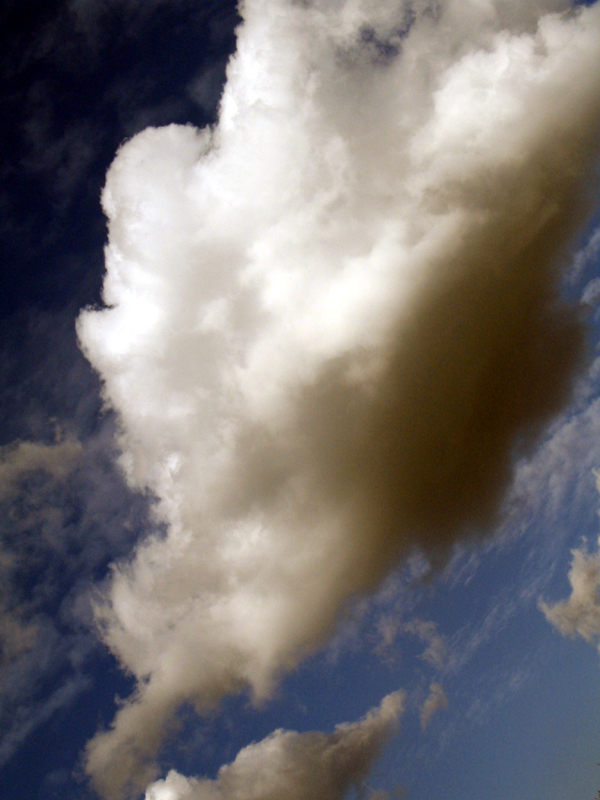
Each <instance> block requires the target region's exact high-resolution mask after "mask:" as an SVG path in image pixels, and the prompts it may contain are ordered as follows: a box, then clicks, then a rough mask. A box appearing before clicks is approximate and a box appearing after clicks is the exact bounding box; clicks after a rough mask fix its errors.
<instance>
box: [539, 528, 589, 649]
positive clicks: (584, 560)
mask: <svg viewBox="0 0 600 800" xmlns="http://www.w3.org/2000/svg"><path fill="white" fill-rule="evenodd" d="M599 545H600V541H599ZM571 552H572V554H573V561H572V564H571V569H570V570H569V583H570V584H571V596H570V597H569V599H568V600H561V601H560V602H558V603H554V604H551V603H546V602H544V601H540V604H539V605H540V609H541V610H542V611H543V612H544V615H545V617H546V619H547V620H548V622H550V623H552V625H554V626H555V627H556V628H557V629H558V630H559V631H560V632H561V633H562V634H563V635H565V636H577V635H579V636H581V637H583V638H584V639H585V640H586V641H587V642H592V641H594V640H595V639H598V638H599V637H600V549H599V551H598V552H597V553H590V552H588V550H587V549H586V548H582V549H577V550H572V551H571ZM599 649H600V644H599Z"/></svg>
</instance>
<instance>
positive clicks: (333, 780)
mask: <svg viewBox="0 0 600 800" xmlns="http://www.w3.org/2000/svg"><path fill="white" fill-rule="evenodd" d="M403 709H404V695H403V693H402V692H394V693H393V694H390V695H387V697H384V698H383V700H382V701H381V704H380V705H379V707H378V708H375V709H372V710H371V711H370V712H369V713H368V714H367V715H366V716H365V717H364V718H363V719H361V720H360V721H359V722H354V723H343V724H341V725H338V726H337V727H336V729H335V731H334V732H333V733H331V734H324V733H315V732H309V733H296V732H295V731H282V730H278V731H275V732H274V733H272V734H271V735H270V736H268V737H267V738H266V739H263V741H262V742H258V743H257V744H251V745H249V746H248V747H245V748H244V749H243V750H241V751H240V752H239V753H238V755H237V757H236V759H235V761H233V763H231V764H227V765H226V766H224V767H221V769H220V770H219V773H218V775H217V777H216V779H215V780H206V779H197V778H185V777H184V776H183V775H180V774H179V773H177V772H175V771H171V772H170V773H169V774H168V775H167V777H166V778H165V780H160V781H156V783H154V784H152V785H151V786H149V787H148V789H147V791H146V800H281V798H286V800H314V799H315V798H319V800H343V798H344V797H346V795H347V793H348V791H349V790H350V789H351V788H357V789H359V788H360V787H361V786H362V785H363V784H364V781H365V779H366V777H367V776H368V774H369V772H370V770H371V767H372V765H373V762H374V760H375V759H376V758H377V756H378V755H379V754H380V752H381V750H382V748H383V746H384V745H385V744H386V742H387V741H388V739H389V737H390V736H391V735H392V734H393V733H394V732H395V730H396V728H397V724H398V719H399V717H400V715H401V714H402V712H403Z"/></svg>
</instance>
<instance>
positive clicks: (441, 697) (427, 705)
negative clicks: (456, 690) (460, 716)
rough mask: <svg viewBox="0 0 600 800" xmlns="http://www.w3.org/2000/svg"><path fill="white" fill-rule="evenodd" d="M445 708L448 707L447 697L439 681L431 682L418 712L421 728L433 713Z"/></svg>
mask: <svg viewBox="0 0 600 800" xmlns="http://www.w3.org/2000/svg"><path fill="white" fill-rule="evenodd" d="M445 708H448V698H447V697H446V694H445V692H444V689H443V687H442V685H441V683H432V684H431V686H430V687H429V694H428V695H427V697H426V698H425V700H424V702H423V705H422V706H421V713H420V714H419V721H420V722H421V728H423V730H425V728H426V727H427V726H428V725H429V723H430V722H431V719H432V717H433V715H434V714H437V712H438V711H443V710H444V709H445Z"/></svg>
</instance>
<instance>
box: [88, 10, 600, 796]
mask: <svg viewBox="0 0 600 800" xmlns="http://www.w3.org/2000/svg"><path fill="white" fill-rule="evenodd" d="M436 9H437V10H436V12H435V13H433V9H432V7H430V6H429V5H428V4H409V3H405V4H397V3H391V2H390V3H377V4H374V3H370V2H366V0H364V2H357V3H351V2H346V3H340V4H337V5H336V6H331V5H330V4H327V3H320V2H316V3H314V4H312V5H300V4H294V3H290V2H287V0H277V2H271V3H269V4H265V3H263V2H260V1H259V0H255V1H254V2H248V3H246V4H245V6H244V17H245V21H244V25H243V27H242V28H240V30H239V32H238V51H237V54H236V56H235V57H234V58H233V59H232V60H231V62H230V63H229V65H228V69H227V78H228V80H227V85H226V88H225V91H224V95H223V98H222V101H221V106H220V121H219V125H218V126H217V127H216V128H215V129H212V130H208V129H207V130H204V131H202V132H199V131H196V130H194V129H193V128H191V127H190V126H187V127H181V126H170V127H168V128H164V129H160V130H156V129H148V130H146V131H144V132H143V133H142V134H140V135H138V136H137V137H135V138H134V139H133V140H131V141H130V142H128V143H127V144H126V145H125V146H124V147H122V148H121V150H120V151H119V154H118V155H117V158H116V159H115V162H114V163H113V165H112V167H111V170H110V172H109V174H108V176H107V183H106V187H105V190H104V194H103V205H104V209H105V211H106V214H107V216H108V218H109V244H108V247H107V251H106V269H107V273H106V277H105V282H104V299H105V301H106V304H107V308H105V309H102V310H88V311H86V312H84V313H83V314H82V316H81V317H80V320H79V335H80V340H81V344H82V348H83V350H84V352H85V353H86V355H87V356H88V358H89V359H90V361H91V363H92V364H93V365H94V367H95V368H96V369H97V370H98V371H99V373H100V374H101V376H102V378H103V381H104V393H105V398H106V400H107V402H108V403H109V404H110V405H111V406H112V407H113V408H114V409H115V410H116V411H117V413H118V415H119V419H120V424H121V436H120V447H121V450H122V455H121V464H122V466H123V468H124V470H125V472H126V475H127V479H128V481H129V483H130V486H131V487H132V488H137V489H141V490H144V491H147V490H150V491H151V492H153V493H154V495H155V496H156V498H157V503H156V508H155V511H156V517H157V519H158V520H159V521H160V522H162V523H164V524H165V525H166V527H167V529H168V533H167V535H166V537H163V536H150V537H148V539H147V540H146V542H144V543H143V544H142V545H141V546H140V547H139V548H138V550H137V553H136V555H135V557H134V558H133V559H132V560H131V561H130V562H128V563H123V564H120V565H116V566H115V568H114V572H113V580H112V584H111V587H110V590H109V592H108V594H107V596H106V599H105V601H104V602H103V603H100V604H99V606H98V609H97V618H98V622H99V624H100V626H101V629H102V633H103V637H104V640H105V641H106V643H107V645H108V646H109V647H110V648H111V650H112V651H113V652H114V653H115V655H116V656H117V657H118V658H119V659H120V661H121V663H122V665H123V666H124V668H125V669H127V670H128V671H129V672H131V673H132V674H133V675H134V676H135V677H136V678H137V679H138V691H137V692H136V693H135V695H134V696H133V697H132V698H131V700H130V702H128V703H126V704H125V705H124V706H123V707H122V708H121V710H120V711H119V713H118V715H117V717H116V719H115V722H114V725H113V727H112V728H111V729H109V730H108V731H104V732H100V733H99V734H98V735H97V736H96V737H95V738H94V740H92V742H91V743H90V745H89V748H88V770H89V772H90V774H91V775H92V776H93V779H94V781H95V785H96V786H97V788H98V789H99V790H100V791H102V792H103V793H104V794H105V795H106V796H108V797H120V796H121V795H122V794H123V793H124V791H125V790H126V787H130V788H131V790H132V791H135V790H136V789H137V788H143V786H144V785H145V782H146V781H147V780H148V779H149V776H151V775H152V774H153V767H152V764H151V760H152V758H153V756H154V755H155V753H156V752H157V750H158V748H159V747H160V744H161V742H162V740H163V737H164V735H165V732H166V731H168V730H169V726H170V724H171V722H170V721H171V720H172V719H173V715H174V712H175V710H176V708H177V707H178V706H179V705H180V704H181V703H183V702H187V701H191V702H192V703H193V704H194V705H195V707H196V708H197V710H198V711H200V712H202V711H203V710H206V709H207V708H209V707H211V706H213V705H214V704H216V703H217V702H218V700H219V699H220V698H221V697H222V696H223V695H224V694H226V693H229V692H235V691H238V690H240V689H241V688H242V687H245V686H250V687H251V688H252V690H253V692H254V694H255V695H256V696H258V697H265V696H268V694H269V692H270V691H271V690H272V687H273V685H274V682H275V681H276V679H277V677H278V676H279V674H280V673H281V672H282V671H284V670H289V669H292V668H293V667H294V666H295V665H296V664H297V663H298V660H299V659H300V658H302V657H303V656H304V655H305V654H306V653H307V652H309V651H310V650H312V649H314V648H315V647H318V646H319V645H321V644H322V643H323V642H324V641H325V640H326V639H327V637H328V636H329V635H330V634H331V632H332V630H333V628H334V625H335V623H336V620H337V618H338V616H339V614H340V612H341V611H342V610H343V609H344V608H345V607H346V606H347V604H348V603H349V602H351V601H352V600H353V599H354V598H356V597H357V596H358V595H360V594H362V593H365V592H369V591H371V590H372V589H374V588H375V587H376V586H377V585H378V584H379V583H380V582H381V580H382V579H383V578H384V577H385V575H386V574H387V573H388V572H389V570H390V569H391V568H393V567H394V566H395V565H396V564H398V563H399V561H400V560H401V559H403V558H405V557H407V556H408V555H409V554H410V553H411V552H413V551H414V549H415V548H422V549H424V550H426V551H427V553H428V556H429V557H430V559H431V560H432V561H433V562H434V563H435V562H437V563H438V564H439V563H443V562H444V561H445V560H446V559H447V558H448V556H449V554H450V552H451V550H452V547H453V545H454V544H455V543H456V542H457V541H458V540H459V539H462V538H465V537H466V538H471V539H473V538H475V537H476V536H480V535H481V533H482V532H489V531H490V530H491V529H492V528H493V527H494V525H496V524H497V523H498V521H499V520H500V518H501V515H500V508H501V501H502V499H503V498H504V496H505V493H506V491H507V489H508V487H509V485H510V482H511V478H512V476H513V465H514V461H515V458H516V457H518V456H523V455H527V454H529V453H530V452H531V451H532V448H533V445H534V444H535V442H536V441H537V439H538V437H539V435H540V433H541V431H542V430H543V429H544V426H545V425H546V424H547V423H548V421H549V420H550V419H551V417H552V415H553V414H555V413H556V412H557V411H558V410H559V409H560V408H561V406H562V405H563V404H564V403H565V402H566V400H567V399H568V398H569V395H570V390H571V388H572V384H573V379H574V376H575V374H576V373H577V370H578V369H579V368H580V367H581V365H582V363H583V359H584V330H583V325H582V320H581V317H580V315H579V311H578V310H576V309H574V308H571V307H570V306H566V305H565V304H563V303H561V301H560V300H559V296H558V291H557V288H556V284H557V280H558V276H559V268H560V267H561V266H565V265H566V264H567V263H568V255H569V243H570V242H571V239H572V237H573V235H574V234H575V233H576V232H577V231H578V230H579V227H580V226H581V225H582V224H583V223H584V222H585V220H586V219H587V213H588V209H587V207H586V189H587V180H588V176H589V174H591V169H590V168H591V166H592V165H593V164H594V163H595V159H596V157H597V152H596V151H597V145H596V142H597V135H598V119H599V111H600V73H599V71H598V69H597V65H598V63H599V61H600V35H599V33H600V11H599V9H598V7H592V8H587V9H580V10H579V11H577V12H575V11H572V10H570V6H569V5H568V4H567V3H555V2H551V3H543V2H540V3H532V4H527V6H526V7H525V8H523V4H522V3H517V2H511V1H510V0H505V1H504V2H501V1H500V0H498V2H495V3H492V4H488V5H487V6H485V7H482V6H481V5H480V4H478V3H469V2H467V3H465V2H460V3H459V2H454V1H453V0H448V2H445V3H440V4H437V6H436ZM557 10H562V11H563V12H564V13H562V14H555V13H554V12H555V11H557ZM132 787H133V788H132Z"/></svg>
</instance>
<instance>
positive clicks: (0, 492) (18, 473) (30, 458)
mask: <svg viewBox="0 0 600 800" xmlns="http://www.w3.org/2000/svg"><path fill="white" fill-rule="evenodd" d="M82 452H83V448H82V446H81V444H80V442H77V441H75V440H71V439H66V440H65V441H63V442H57V443H56V444H42V443H39V442H14V443H13V444H11V445H7V446H5V447H2V448H0V498H4V497H6V496H7V495H9V494H10V493H11V492H13V491H14V490H15V489H16V488H17V484H18V481H19V480H20V479H21V478H22V477H23V476H24V475H26V474H27V473H32V472H37V471H42V472H44V473H46V474H47V475H48V476H50V477H51V478H53V479H55V480H64V479H65V478H66V477H67V475H68V474H69V472H71V471H72V470H73V469H74V468H75V467H76V466H77V462H78V461H79V460H80V459H81V454H82Z"/></svg>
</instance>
